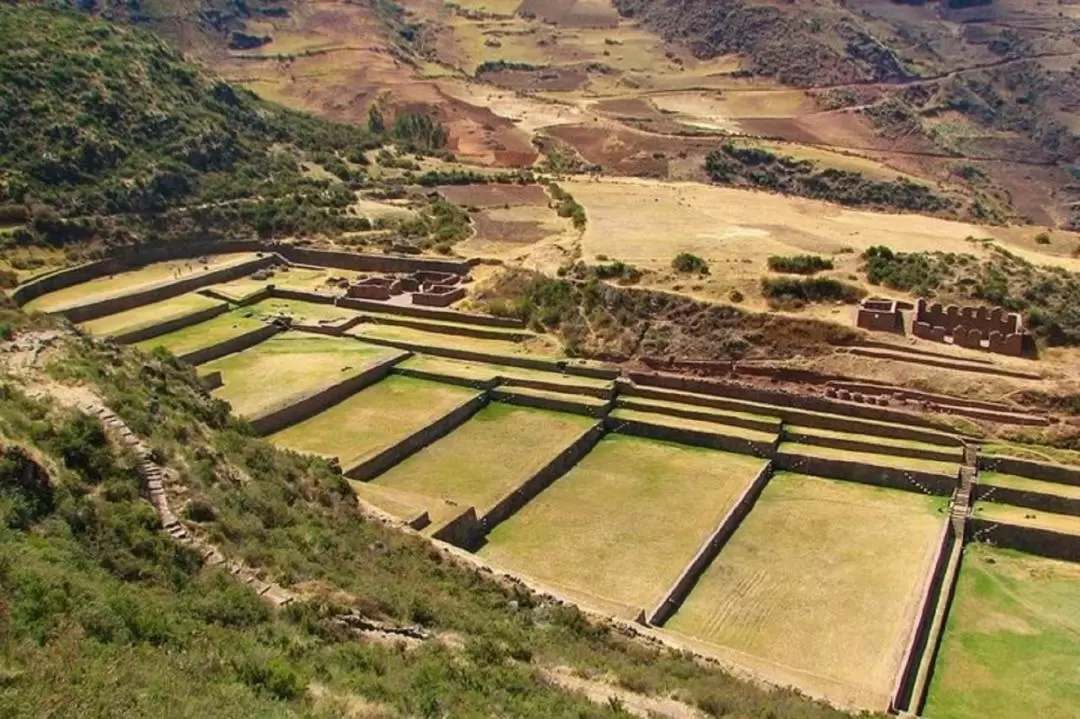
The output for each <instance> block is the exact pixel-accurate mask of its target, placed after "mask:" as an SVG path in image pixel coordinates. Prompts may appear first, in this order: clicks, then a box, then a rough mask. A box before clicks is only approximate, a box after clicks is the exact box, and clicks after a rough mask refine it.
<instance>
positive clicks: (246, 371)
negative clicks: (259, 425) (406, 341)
mask: <svg viewBox="0 0 1080 719" xmlns="http://www.w3.org/2000/svg"><path fill="white" fill-rule="evenodd" d="M394 354H395V351H394V350H391V349H388V348H385V347H376V346H374V345H366V344H364V343H362V342H357V341H356V340H352V339H341V338H338V337H324V336H321V335H307V334H302V333H293V332H290V333H284V334H281V335H277V336H275V337H271V338H270V339H268V340H266V341H264V342H260V343H259V344H257V345H255V346H254V347H251V348H248V349H246V350H244V351H243V352H236V353H234V354H231V355H226V356H225V357H222V358H221V359H217V360H214V361H212V362H208V363H206V364H205V365H202V367H201V368H200V369H201V371H202V372H204V373H205V372H214V371H220V372H221V376H222V379H223V381H224V384H223V385H222V386H221V387H219V388H218V389H216V390H214V393H213V394H214V396H215V397H219V398H221V399H223V400H225V401H226V402H228V403H229V404H230V405H232V408H233V411H234V412H236V413H237V414H239V415H241V416H245V417H254V416H257V415H259V414H261V413H262V412H264V411H266V410H269V409H271V408H273V407H275V406H278V405H281V404H282V403H285V402H287V401H288V400H289V399H290V398H295V397H301V396H303V395H305V394H310V393H311V392H314V391H316V390H318V389H322V388H324V387H329V386H331V385H334V384H337V383H339V382H342V381H344V380H346V379H349V378H350V377H355V376H356V375H358V374H360V373H362V372H363V371H364V370H366V369H367V368H369V367H371V366H372V365H373V364H375V363H377V362H380V361H382V360H385V359H387V358H389V357H391V356H392V355H394Z"/></svg>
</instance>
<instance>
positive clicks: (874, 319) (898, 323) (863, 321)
mask: <svg viewBox="0 0 1080 719" xmlns="http://www.w3.org/2000/svg"><path fill="white" fill-rule="evenodd" d="M855 323H856V324H857V325H858V326H859V327H862V328H863V329H864V330H870V331H871V332H897V333H899V334H903V332H904V315H903V314H902V313H901V312H900V303H899V302H897V301H896V300H882V299H866V300H863V301H862V304H861V305H859V314H858V316H857V318H856V320H855Z"/></svg>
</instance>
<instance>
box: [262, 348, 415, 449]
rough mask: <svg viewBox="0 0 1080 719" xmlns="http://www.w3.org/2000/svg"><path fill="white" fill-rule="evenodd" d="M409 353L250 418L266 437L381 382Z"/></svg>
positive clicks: (396, 356) (403, 353) (394, 357)
mask: <svg viewBox="0 0 1080 719" xmlns="http://www.w3.org/2000/svg"><path fill="white" fill-rule="evenodd" d="M408 356H409V355H408V353H406V352H402V353H401V354H398V355H395V356H393V357H390V358H389V359H387V360H385V361H383V362H380V363H378V364H376V365H375V366H373V367H369V368H367V369H366V370H364V371H363V372H361V373H360V374H358V375H355V376H353V377H349V378H348V379H346V380H342V381H341V382H337V383H335V384H333V385H331V386H330V387H325V388H323V389H320V390H317V391H315V392H313V393H311V394H309V395H307V396H305V397H301V398H299V399H292V400H289V401H288V403H287V404H285V405H284V406H282V407H276V408H273V409H270V410H268V411H266V412H264V413H263V414H261V415H259V416H257V417H252V418H251V419H250V422H251V426H252V428H253V429H254V430H255V432H256V433H257V434H259V435H260V436H263V437H265V436H266V435H269V434H273V433H274V432H279V431H281V430H283V429H285V428H286V427H289V426H291V425H294V424H297V423H299V422H303V421H304V420H305V419H308V418H309V417H314V416H315V415H317V414H319V413H320V412H324V411H326V410H327V409H329V408H330V407H333V406H334V405H336V404H339V403H340V402H343V401H344V400H346V399H348V398H349V397H351V396H352V395H354V394H356V393H357V392H359V391H360V390H362V389H363V388H364V387H367V386H368V385H370V384H373V383H375V382H378V381H379V380H381V379H382V378H383V377H385V376H386V375H388V374H390V370H391V369H392V368H393V367H394V365H395V364H397V363H398V362H401V361H402V360H403V359H405V358H406V357H408Z"/></svg>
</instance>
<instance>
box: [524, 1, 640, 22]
mask: <svg viewBox="0 0 1080 719" xmlns="http://www.w3.org/2000/svg"><path fill="white" fill-rule="evenodd" d="M518 13H532V14H534V15H535V16H536V17H538V18H541V19H542V20H545V21H547V22H550V23H552V24H555V25H562V26H563V27H587V28H604V27H610V28H613V27H615V26H616V25H618V23H619V15H618V13H617V12H615V8H613V7H611V5H610V4H608V3H600V2H596V1H595V0H523V2H522V3H521V6H520V7H518Z"/></svg>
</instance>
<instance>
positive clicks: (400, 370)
mask: <svg viewBox="0 0 1080 719" xmlns="http://www.w3.org/2000/svg"><path fill="white" fill-rule="evenodd" d="M393 371H394V374H399V375H402V376H403V377H414V378H416V379H426V380H428V381H430V382H442V383H443V384H453V385H457V386H459V387H469V388H472V389H476V390H481V391H487V390H489V389H492V388H494V387H495V386H497V385H498V384H499V378H498V377H494V378H492V379H487V380H482V379H474V378H471V377H461V376H459V375H452V374H443V373H442V372H434V371H432V370H422V369H416V368H414V367H395V368H394V370H393Z"/></svg>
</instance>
